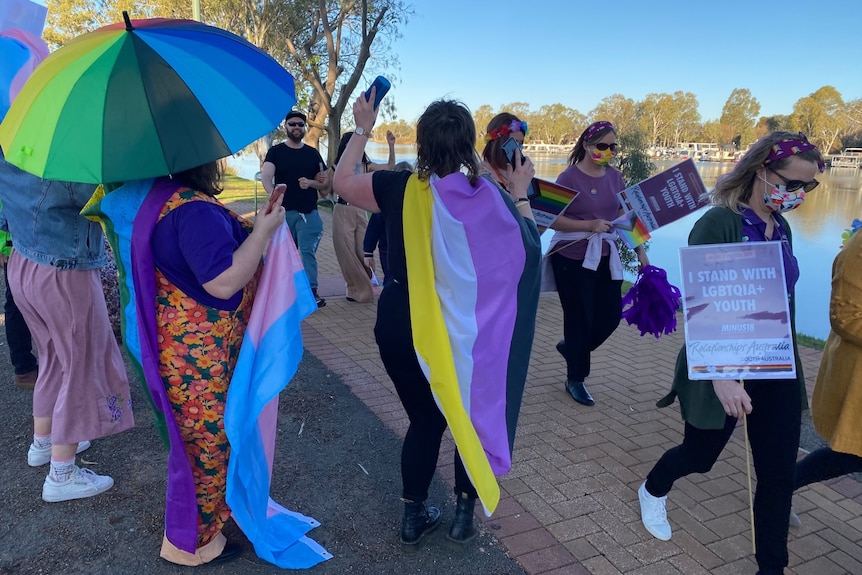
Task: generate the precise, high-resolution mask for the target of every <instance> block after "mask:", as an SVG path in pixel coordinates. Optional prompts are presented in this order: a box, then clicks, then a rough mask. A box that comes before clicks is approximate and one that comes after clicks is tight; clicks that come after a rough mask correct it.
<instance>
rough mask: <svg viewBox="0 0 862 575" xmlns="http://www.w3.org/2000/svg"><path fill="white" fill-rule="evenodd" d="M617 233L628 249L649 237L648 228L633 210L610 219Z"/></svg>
mask: <svg viewBox="0 0 862 575" xmlns="http://www.w3.org/2000/svg"><path fill="white" fill-rule="evenodd" d="M611 224H613V226H614V229H615V230H616V231H617V235H618V236H619V237H620V239H621V240H622V241H623V243H624V244H626V245H627V246H628V247H629V248H630V249H635V248H636V247H638V246H639V245H641V244H642V243H644V242H646V241H647V240H649V239H650V237H651V236H650V234H649V230H648V229H647V227H646V224H644V222H643V220H641V219H640V218H639V217H638V215H637V213H636V212H635V211H634V210H629V211H628V212H626V213H624V214H623V215H621V216H620V217H618V218H616V219H615V220H612V221H611Z"/></svg>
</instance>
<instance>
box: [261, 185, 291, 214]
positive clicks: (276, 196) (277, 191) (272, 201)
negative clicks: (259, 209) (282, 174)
mask: <svg viewBox="0 0 862 575" xmlns="http://www.w3.org/2000/svg"><path fill="white" fill-rule="evenodd" d="M286 189H287V185H285V184H278V185H277V186H275V188H274V189H273V190H272V195H271V196H269V201H267V203H266V211H265V212H264V213H266V214H268V213H270V212H272V210H273V208H275V207H276V206H280V205H281V198H283V197H284V191H285V190H286Z"/></svg>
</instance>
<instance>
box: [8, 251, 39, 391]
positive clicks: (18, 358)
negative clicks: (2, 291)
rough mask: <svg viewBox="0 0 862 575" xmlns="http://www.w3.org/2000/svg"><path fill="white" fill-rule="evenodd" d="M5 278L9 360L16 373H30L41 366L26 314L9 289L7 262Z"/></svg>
mask: <svg viewBox="0 0 862 575" xmlns="http://www.w3.org/2000/svg"><path fill="white" fill-rule="evenodd" d="M3 279H4V280H5V281H6V303H5V304H4V306H3V308H4V311H5V312H6V342H7V343H8V344H9V360H10V361H11V362H12V367H13V368H15V375H24V374H25V373H30V372H31V371H33V370H34V369H36V368H37V367H39V364H38V362H37V361H36V357H35V356H34V355H33V338H32V337H31V336H30V328H28V327H27V322H25V321H24V316H22V315H21V312H20V311H19V310H18V306H17V305H15V300H14V299H12V290H10V289H9V278H8V276H6V264H4V265H3Z"/></svg>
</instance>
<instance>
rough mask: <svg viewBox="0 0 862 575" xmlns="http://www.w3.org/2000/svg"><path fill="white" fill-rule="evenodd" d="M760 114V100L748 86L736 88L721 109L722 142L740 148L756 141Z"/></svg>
mask: <svg viewBox="0 0 862 575" xmlns="http://www.w3.org/2000/svg"><path fill="white" fill-rule="evenodd" d="M759 115H760V102H758V101H757V99H756V98H755V97H754V96H752V95H751V90H749V89H748V88H734V89H733V91H732V92H731V93H730V96H728V98H727V101H726V102H725V103H724V108H722V110H721V119H720V120H719V121H720V123H721V126H722V141H721V142H720V143H722V144H731V143H733V144H736V146H737V147H738V148H739V149H742V148H743V147H745V146H746V145H748V144H750V143H751V142H753V141H754V139H755V138H754V123H755V121H756V120H757V118H758V117H759Z"/></svg>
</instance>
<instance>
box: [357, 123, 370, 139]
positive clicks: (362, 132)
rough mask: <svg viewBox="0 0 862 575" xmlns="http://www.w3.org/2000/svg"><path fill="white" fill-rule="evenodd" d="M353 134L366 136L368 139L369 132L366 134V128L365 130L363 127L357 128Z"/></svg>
mask: <svg viewBox="0 0 862 575" xmlns="http://www.w3.org/2000/svg"><path fill="white" fill-rule="evenodd" d="M353 133H354V134H356V135H357V136H365V137H366V138H367V137H368V132H366V131H365V128H363V127H362V126H356V129H355V130H353Z"/></svg>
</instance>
